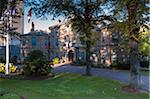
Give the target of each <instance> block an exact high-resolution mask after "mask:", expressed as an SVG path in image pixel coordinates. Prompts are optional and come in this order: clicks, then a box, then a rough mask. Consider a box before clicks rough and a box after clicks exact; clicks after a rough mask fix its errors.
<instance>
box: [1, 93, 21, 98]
mask: <svg viewBox="0 0 150 99" xmlns="http://www.w3.org/2000/svg"><path fill="white" fill-rule="evenodd" d="M1 99H20V97H19V96H18V95H16V94H12V93H8V94H4V95H3V96H2V98H1Z"/></svg>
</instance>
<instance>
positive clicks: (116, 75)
mask: <svg viewBox="0 0 150 99" xmlns="http://www.w3.org/2000/svg"><path fill="white" fill-rule="evenodd" d="M53 72H54V73H75V74H85V66H82V67H81V66H72V65H63V66H56V67H54V70H53ZM92 75H93V76H102V77H106V78H109V79H113V80H119V81H121V82H124V83H129V81H130V73H129V71H125V70H115V71H114V70H110V69H101V68H92ZM149 82H150V76H144V75H142V76H141V80H140V83H141V86H142V89H144V90H145V91H150V83H149Z"/></svg>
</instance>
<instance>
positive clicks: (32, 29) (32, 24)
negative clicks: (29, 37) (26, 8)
mask: <svg viewBox="0 0 150 99" xmlns="http://www.w3.org/2000/svg"><path fill="white" fill-rule="evenodd" d="M30 31H31V32H32V31H34V22H32V23H31V30H30Z"/></svg>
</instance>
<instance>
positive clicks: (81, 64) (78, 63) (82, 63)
mask: <svg viewBox="0 0 150 99" xmlns="http://www.w3.org/2000/svg"><path fill="white" fill-rule="evenodd" d="M74 64H75V65H79V66H84V65H86V62H85V61H81V60H78V61H76V62H74Z"/></svg>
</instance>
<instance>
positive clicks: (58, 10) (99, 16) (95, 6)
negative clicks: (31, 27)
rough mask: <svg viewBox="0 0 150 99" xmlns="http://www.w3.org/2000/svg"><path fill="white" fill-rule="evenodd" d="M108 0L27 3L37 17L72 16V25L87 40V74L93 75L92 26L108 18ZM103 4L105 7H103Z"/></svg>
mask: <svg viewBox="0 0 150 99" xmlns="http://www.w3.org/2000/svg"><path fill="white" fill-rule="evenodd" d="M106 1H107V0H44V1H43V0H40V1H37V0H32V1H27V2H26V5H29V6H31V7H32V9H33V11H34V13H35V15H36V16H37V17H47V16H48V15H53V17H58V16H60V15H63V16H64V17H68V18H70V20H71V22H72V27H73V29H74V30H76V31H77V32H78V33H80V35H82V38H83V40H84V41H85V45H86V47H85V50H86V75H91V60H90V57H91V46H92V44H93V42H92V38H91V37H92V35H93V34H92V31H91V30H92V28H94V25H96V22H97V21H101V20H103V19H104V18H108V16H107V14H105V11H104V7H105V8H106V7H107V6H106V5H104V4H105V3H106ZM102 6H103V7H102Z"/></svg>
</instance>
